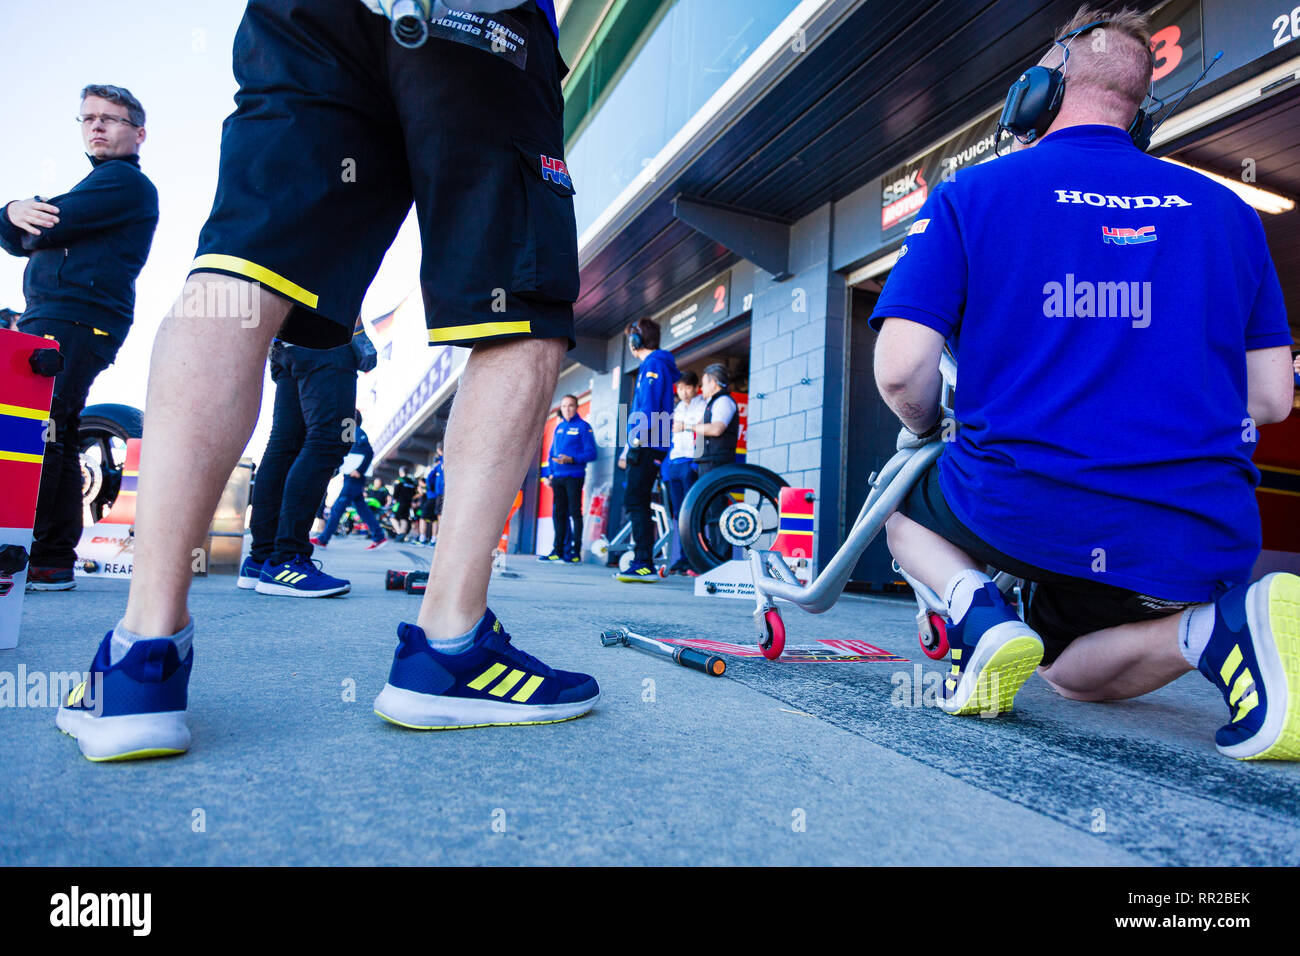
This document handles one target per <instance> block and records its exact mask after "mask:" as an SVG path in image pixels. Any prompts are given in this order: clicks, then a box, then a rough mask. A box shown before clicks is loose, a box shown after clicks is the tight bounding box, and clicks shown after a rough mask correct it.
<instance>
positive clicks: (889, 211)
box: [880, 166, 929, 229]
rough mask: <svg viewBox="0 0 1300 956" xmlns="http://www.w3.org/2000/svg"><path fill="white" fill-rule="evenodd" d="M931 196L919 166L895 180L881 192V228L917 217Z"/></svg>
mask: <svg viewBox="0 0 1300 956" xmlns="http://www.w3.org/2000/svg"><path fill="white" fill-rule="evenodd" d="M928 195H929V184H928V183H926V181H925V176H924V175H922V172H921V167H920V166H918V167H916V169H914V170H912V171H911V172H910V173H908V174H907V175H905V176H903V177H901V178H899V179H896V180H894V181H893V182H892V183H890V184H889V185H888V186H886V187H885V188H884V189H883V190H882V191H881V198H882V199H883V200H884V208H883V209H882V210H881V212H880V228H882V229H888V228H889V227H890V226H893V225H896V224H897V223H900V222H902V221H903V220H904V219H906V218H908V217H909V216H914V215H916V213H917V212H919V211H920V209H921V207H922V206H924V205H925V200H926V198H927V196H928Z"/></svg>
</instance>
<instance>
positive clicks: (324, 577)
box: [255, 555, 352, 598]
mask: <svg viewBox="0 0 1300 956" xmlns="http://www.w3.org/2000/svg"><path fill="white" fill-rule="evenodd" d="M255 587H256V588H257V593H258V594H277V595H281V596H283V597H309V598H313V597H333V596H334V595H336V594H347V593H348V592H349V591H351V590H352V582H350V581H346V580H344V579H343V578H336V577H333V576H332V575H329V574H326V573H325V572H324V571H323V570H321V569H320V568H319V567H318V566H317V565H316V563H315V562H314V561H312V560H311V559H310V558H307V557H304V556H303V555H298V556H297V557H295V558H293V559H292V560H290V561H285V562H283V563H281V564H272V563H271V562H270V561H267V562H266V566H265V567H263V568H262V573H261V576H260V577H259V578H258V580H257V584H256V585H255Z"/></svg>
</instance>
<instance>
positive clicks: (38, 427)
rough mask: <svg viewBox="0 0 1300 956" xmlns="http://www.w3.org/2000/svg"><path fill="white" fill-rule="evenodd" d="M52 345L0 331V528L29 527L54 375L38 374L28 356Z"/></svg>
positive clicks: (53, 344) (33, 515) (48, 341)
mask: <svg viewBox="0 0 1300 956" xmlns="http://www.w3.org/2000/svg"><path fill="white" fill-rule="evenodd" d="M57 347H58V343H57V342H54V341H53V340H51V339H46V338H43V337H41V336H39V335H28V334H27V333H25V332H15V331H12V330H10V329H0V489H3V494H0V528H30V527H31V526H32V523H33V521H34V520H35V518H36V498H37V495H38V494H39V492H40V487H41V460H42V458H43V457H44V453H45V434H46V432H45V427H46V425H45V423H46V422H47V421H48V420H49V417H50V398H51V397H52V396H53V394H54V379H53V378H48V377H46V376H44V375H37V374H36V373H35V372H33V371H32V367H31V365H30V364H29V361H28V360H29V359H30V358H31V354H32V352H34V351H35V350H36V349H45V348H57Z"/></svg>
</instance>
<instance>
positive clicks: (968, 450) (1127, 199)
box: [870, 8, 1300, 760]
mask: <svg viewBox="0 0 1300 956" xmlns="http://www.w3.org/2000/svg"><path fill="white" fill-rule="evenodd" d="M1098 32H1101V33H1102V34H1104V40H1105V42H1104V43H1099V42H1097V41H1098V36H1097V34H1098ZM1057 35H1058V37H1060V39H1059V40H1058V41H1057V42H1056V43H1055V44H1054V45H1053V47H1052V49H1051V51H1050V52H1049V54H1048V57H1046V58H1045V60H1044V64H1042V65H1040V66H1037V67H1033V68H1031V69H1030V70H1028V71H1026V74H1025V75H1023V76H1022V77H1021V78H1020V80H1019V81H1018V82H1017V84H1016V86H1015V87H1013V89H1012V91H1011V95H1010V96H1008V98H1007V107H1006V110H1005V111H1004V113H1003V123H1004V125H1006V126H1007V127H1008V128H1010V129H1012V130H1013V132H1016V133H1017V134H1018V135H1019V136H1020V137H1021V141H1022V142H1029V143H1033V148H1032V149H1027V150H1020V151H1017V152H1014V153H1012V154H1011V155H1009V156H1004V157H1002V158H1000V159H996V160H994V161H993V162H990V163H986V164H984V165H980V166H975V167H973V168H969V169H961V170H959V171H958V172H957V174H956V177H955V178H954V179H952V180H950V181H949V182H946V183H943V184H941V185H940V187H939V188H938V189H937V190H936V191H935V193H934V194H933V195H932V196H931V197H930V198H929V200H928V201H927V202H926V204H925V206H924V207H923V208H922V209H921V211H920V212H919V213H918V216H917V220H916V222H915V223H914V224H913V226H912V228H911V230H910V232H909V234H908V237H907V240H906V243H905V245H904V247H903V252H906V253H907V254H906V255H905V256H903V255H902V253H900V258H899V260H898V265H897V266H896V267H895V269H894V271H893V273H892V274H891V275H890V277H889V281H888V283H887V284H886V285H885V289H884V291H883V293H882V294H881V297H880V300H879V301H878V303H877V305H876V309H875V312H874V314H873V315H872V317H871V319H870V322H871V324H872V326H873V327H875V328H878V329H879V330H880V338H879V340H878V341H877V343H876V350H875V370H876V381H877V384H878V385H879V388H880V391H881V394H882V396H883V397H884V399H885V401H886V402H887V403H888V404H889V406H890V407H891V408H892V409H893V410H894V411H895V413H897V414H898V416H899V417H900V418H901V419H902V421H903V424H904V426H905V429H906V430H905V431H904V432H903V433H902V434H900V436H899V438H900V447H903V446H905V445H906V444H908V443H911V442H914V441H917V440H919V439H923V438H925V437H927V436H928V435H943V434H944V433H945V431H950V432H951V435H952V440H950V441H946V442H944V445H943V453H942V455H941V456H940V457H939V459H938V460H937V462H936V463H935V465H933V466H932V467H931V468H930V470H929V471H928V472H927V473H926V474H925V475H923V476H922V477H921V479H920V481H919V482H918V483H917V484H916V485H915V487H913V489H912V490H911V493H910V494H909V496H908V497H907V499H906V500H905V501H904V502H903V505H902V507H901V510H900V512H899V513H897V514H895V515H894V516H893V517H891V518H890V520H889V523H888V526H887V528H888V534H889V547H890V550H891V551H892V552H893V554H894V557H895V559H896V560H897V561H898V563H899V565H900V566H901V567H902V568H903V569H904V570H905V571H906V572H908V573H909V574H910V575H911V576H912V577H913V578H916V579H918V580H920V581H921V582H922V583H924V584H926V585H928V586H929V587H930V588H931V589H933V590H934V591H935V592H937V593H938V594H939V595H940V597H941V599H942V600H944V601H945V602H946V605H947V612H948V617H949V619H950V623H949V624H948V625H947V637H948V642H949V646H950V648H951V651H952V673H951V675H950V676H949V677H948V678H947V680H946V682H945V686H944V693H943V695H942V699H941V700H940V705H941V706H942V708H943V709H944V710H946V711H948V712H949V713H954V714H974V713H982V714H984V715H988V716H991V715H993V714H995V713H997V712H1000V711H1006V710H1010V709H1011V705H1012V699H1013V698H1014V696H1015V693H1016V691H1017V690H1018V689H1019V688H1020V686H1021V685H1022V684H1023V683H1024V681H1025V680H1026V679H1027V678H1028V677H1029V676H1030V675H1031V674H1033V673H1034V668H1035V667H1036V666H1037V665H1039V664H1040V663H1041V664H1042V665H1043V666H1041V667H1040V668H1039V674H1040V675H1041V676H1042V677H1043V678H1044V679H1045V680H1046V682H1047V684H1048V685H1049V686H1050V687H1051V688H1052V689H1053V690H1055V691H1056V692H1057V693H1059V694H1060V695H1061V696H1063V697H1067V698H1069V699H1071V700H1079V701H1107V700H1119V699H1124V698H1130V697H1137V696H1139V695H1142V694H1147V693H1150V692H1151V691H1153V690H1155V689H1157V688H1159V687H1161V686H1163V685H1165V684H1167V683H1169V682H1170V681H1172V680H1174V679H1175V678H1177V677H1180V676H1182V675H1183V674H1186V673H1188V672H1189V671H1193V670H1199V671H1200V672H1201V674H1202V675H1203V676H1204V677H1205V678H1206V679H1207V680H1209V681H1210V683H1212V684H1213V685H1214V686H1215V687H1216V688H1217V689H1218V690H1219V691H1220V692H1221V693H1222V695H1223V699H1224V702H1225V703H1226V704H1227V707H1228V722H1227V723H1226V724H1225V725H1224V726H1222V727H1221V728H1220V729H1219V731H1218V733H1217V734H1216V735H1215V743H1216V744H1217V746H1218V749H1219V751H1220V752H1221V753H1223V754H1225V755H1227V756H1230V757H1237V758H1260V757H1267V758H1280V759H1291V760H1294V759H1300V687H1296V686H1295V677H1296V675H1297V674H1298V673H1300V669H1298V668H1300V617H1297V615H1296V614H1295V610H1294V609H1295V608H1296V606H1297V603H1298V602H1300V578H1298V577H1296V576H1295V575H1291V574H1270V575H1267V576H1266V577H1264V578H1263V579H1262V580H1260V581H1257V582H1254V583H1252V582H1251V574H1252V568H1253V566H1254V565H1255V563H1256V560H1257V559H1258V557H1259V554H1260V517H1259V507H1258V504H1257V502H1256V499H1255V486H1256V484H1257V483H1258V482H1259V472H1258V471H1257V470H1256V468H1255V466H1254V465H1253V464H1252V463H1251V456H1252V454H1253V453H1254V450H1255V447H1256V446H1255V441H1256V432H1255V428H1256V426H1257V425H1262V424H1266V423H1268V422H1276V421H1280V420H1281V419H1284V418H1286V417H1287V415H1288V414H1290V411H1291V402H1292V369H1291V359H1290V354H1289V346H1290V344H1291V331H1290V328H1289V326H1288V324H1287V315H1286V308H1285V305H1284V303H1283V298H1282V290H1281V286H1280V285H1279V283H1278V278H1277V272H1276V270H1275V269H1274V267H1273V262H1272V259H1271V258H1270V256H1269V251H1268V246H1267V245H1266V242H1265V237H1264V230H1263V227H1262V225H1261V224H1260V219H1259V215H1258V214H1257V213H1256V212H1255V211H1254V210H1253V209H1251V208H1250V207H1249V206H1248V205H1246V204H1245V203H1244V202H1242V201H1241V200H1240V199H1239V198H1237V196H1235V195H1234V194H1233V193H1232V192H1231V191H1230V190H1228V189H1226V188H1225V187H1223V186H1220V185H1219V184H1217V183H1216V182H1214V181H1213V180H1211V179H1208V178H1206V177H1205V176H1202V175H1201V174H1200V173H1197V172H1195V171H1193V170H1188V169H1184V168H1182V167H1179V166H1173V165H1170V164H1168V163H1163V162H1160V161H1159V160H1157V159H1155V158H1154V157H1150V156H1147V155H1145V153H1144V151H1143V148H1141V145H1140V144H1142V143H1143V142H1144V141H1145V140H1146V139H1147V136H1148V134H1149V132H1150V128H1149V125H1148V122H1147V120H1146V117H1145V116H1144V114H1143V112H1142V111H1141V104H1142V102H1143V99H1144V97H1145V96H1146V94H1147V92H1148V90H1149V89H1150V86H1151V73H1152V55H1151V51H1150V47H1149V43H1150V34H1149V31H1148V28H1147V23H1146V18H1145V17H1144V16H1141V15H1139V14H1136V13H1133V12H1132V11H1127V10H1125V11H1121V12H1119V13H1117V14H1114V15H1112V16H1110V17H1106V16H1105V15H1104V14H1100V13H1097V12H1096V11H1090V10H1088V9H1086V8H1085V9H1084V10H1081V11H1080V13H1079V14H1078V15H1076V17H1075V19H1074V20H1073V21H1072V22H1071V24H1069V25H1067V26H1066V27H1065V28H1064V29H1063V30H1062V31H1061V33H1059V34H1057ZM1063 61H1064V62H1063ZM1063 67H1064V68H1063ZM1059 83H1063V84H1064V96H1063V99H1061V100H1053V99H1052V98H1051V97H1047V98H1045V99H1040V98H1037V97H1032V98H1031V97H1023V96H1021V94H1022V93H1023V92H1024V91H1023V89H1022V86H1024V85H1040V86H1044V87H1048V86H1051V85H1052V84H1059ZM1033 102H1037V103H1039V104H1040V106H1039V109H1037V110H1034V111H1033V115H1024V114H1026V113H1028V112H1029V111H1030V107H1029V106H1027V105H1026V104H1028V103H1033ZM1043 103H1049V104H1050V103H1056V104H1057V107H1056V109H1055V110H1053V109H1052V107H1051V106H1042V105H1041V104H1043ZM1039 136H1041V139H1039V138H1038V137H1039ZM1008 210H1013V211H1014V212H1013V217H1014V220H1015V223H1016V229H1015V234H1016V238H1015V244H1014V246H1008V243H1007V238H1006V235H1007V233H1006V226H1007V222H1008V218H1007V217H1008ZM958 337H960V354H959V355H958V361H959V365H960V373H961V374H960V376H959V377H958V382H957V389H956V393H955V407H954V408H953V415H954V417H955V419H956V421H955V422H954V423H951V425H952V427H951V428H949V426H948V424H947V423H945V422H944V421H943V420H942V414H943V413H942V411H941V409H940V407H939V392H940V374H939V359H940V354H941V350H942V348H943V345H944V342H945V340H954V339H957V338H958ZM1190 370H1194V374H1189V371H1190ZM1085 516H1086V517H1085ZM990 566H991V567H993V568H996V569H998V570H1001V571H1006V572H1009V573H1010V574H1012V575H1014V576H1015V577H1019V578H1022V579H1023V580H1025V581H1026V582H1027V583H1028V586H1027V587H1026V588H1025V589H1024V592H1023V593H1024V598H1025V619H1024V621H1021V619H1020V618H1019V616H1018V615H1017V614H1016V612H1015V611H1014V610H1013V609H1012V608H1011V607H1010V606H1009V605H1008V603H1007V602H1006V601H1005V600H1004V598H1003V596H1002V594H1001V592H1000V591H999V589H998V587H997V586H996V585H995V584H993V583H992V581H990V579H989V577H988V575H987V573H986V570H987V567H990Z"/></svg>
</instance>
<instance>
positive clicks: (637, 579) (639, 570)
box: [614, 561, 659, 584]
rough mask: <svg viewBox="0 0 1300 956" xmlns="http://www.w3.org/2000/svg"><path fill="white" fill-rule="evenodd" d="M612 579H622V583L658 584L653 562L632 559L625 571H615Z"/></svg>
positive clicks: (657, 573) (657, 574)
mask: <svg viewBox="0 0 1300 956" xmlns="http://www.w3.org/2000/svg"><path fill="white" fill-rule="evenodd" d="M614 580H615V581H622V582H623V583H624V584H658V583H659V572H658V571H657V570H655V566H654V565H653V564H647V563H645V562H644V561H633V562H632V563H631V564H629V565H628V567H627V570H626V571H615V572H614Z"/></svg>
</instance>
